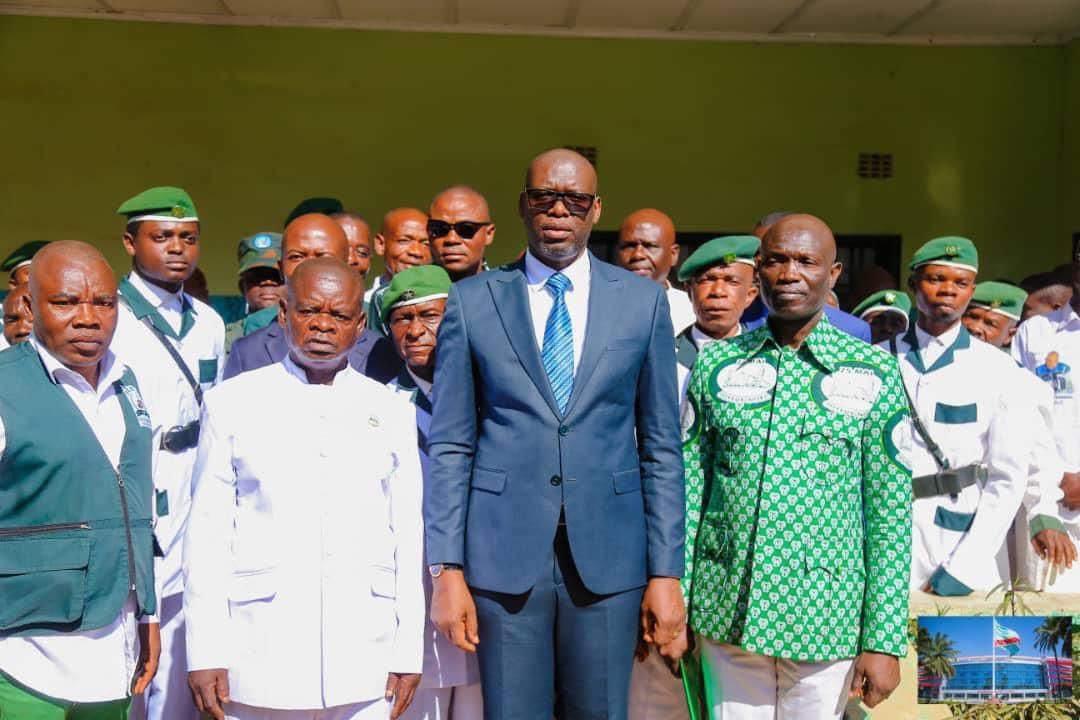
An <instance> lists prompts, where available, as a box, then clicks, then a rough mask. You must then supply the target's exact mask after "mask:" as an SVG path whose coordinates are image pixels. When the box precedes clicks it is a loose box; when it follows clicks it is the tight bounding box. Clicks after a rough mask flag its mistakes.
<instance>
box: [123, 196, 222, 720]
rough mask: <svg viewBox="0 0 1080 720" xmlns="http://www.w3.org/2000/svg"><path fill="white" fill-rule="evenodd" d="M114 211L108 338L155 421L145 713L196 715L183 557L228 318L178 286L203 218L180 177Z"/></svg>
mask: <svg viewBox="0 0 1080 720" xmlns="http://www.w3.org/2000/svg"><path fill="white" fill-rule="evenodd" d="M117 213H118V214H120V215H123V216H124V218H125V227H124V233H123V243H124V249H125V250H126V251H127V253H128V255H129V256H131V259H132V271H131V272H130V273H129V274H128V275H127V276H126V277H124V278H123V279H122V280H121V281H120V283H119V294H120V301H121V302H120V319H119V322H118V324H117V330H116V338H115V340H114V348H115V351H116V354H117V355H118V356H119V357H121V358H122V359H123V360H124V362H126V363H127V364H128V365H129V366H130V367H131V369H132V370H133V371H134V373H135V377H136V378H138V380H139V384H140V386H142V388H143V393H144V395H145V397H146V404H147V406H148V408H149V410H150V417H151V418H152V419H153V421H154V428H153V430H154V438H153V449H154V515H155V521H154V522H155V524H154V528H155V530H154V532H155V539H156V541H157V544H158V550H159V557H158V558H157V562H156V564H155V574H156V577H157V580H158V583H159V595H158V596H159V597H160V598H161V608H162V610H161V617H162V625H161V647H162V652H161V667H160V670H159V672H158V674H157V676H156V677H155V678H154V682H153V683H152V684H151V686H150V688H149V690H148V691H147V697H146V701H145V703H146V713H147V716H148V718H149V720H193V719H194V718H195V708H194V705H193V704H192V701H191V696H190V694H189V693H188V691H187V662H186V657H185V644H184V614H183V590H184V582H183V576H182V572H181V563H180V561H181V554H182V548H183V540H184V532H185V528H186V527H187V520H188V514H189V511H190V508H191V477H192V472H193V469H194V465H195V455H196V453H195V450H196V447H197V445H198V440H199V432H200V425H199V416H200V409H201V406H202V397H203V393H204V392H205V391H207V390H209V389H210V388H211V387H213V386H214V384H215V383H217V382H218V381H219V380H220V379H221V371H222V368H223V365H224V362H223V361H224V354H225V324H224V323H223V322H222V320H221V318H220V317H219V316H218V314H217V313H216V312H214V310H213V309H212V308H211V307H210V306H209V305H206V304H205V303H203V302H202V301H201V300H198V299H196V298H193V297H192V296H191V295H190V294H189V293H187V292H185V291H184V283H185V282H186V281H187V280H188V278H189V277H191V274H192V273H193V272H194V271H195V267H196V265H197V264H198V261H199V232H200V229H201V226H200V222H199V216H198V212H197V211H196V209H195V204H194V203H193V202H192V200H191V197H190V196H189V195H188V194H187V193H186V192H185V191H184V190H182V189H180V188H177V187H154V188H150V189H148V190H145V191H143V192H141V193H139V194H138V195H135V196H134V197H132V198H130V199H128V200H126V201H125V202H124V203H123V204H121V205H120V207H119V208H118V210H117ZM137 710H141V708H138V709H137Z"/></svg>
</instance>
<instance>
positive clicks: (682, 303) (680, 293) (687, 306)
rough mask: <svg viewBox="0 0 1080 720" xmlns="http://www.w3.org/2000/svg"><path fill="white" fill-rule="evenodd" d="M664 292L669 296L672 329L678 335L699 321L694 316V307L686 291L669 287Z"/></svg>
mask: <svg viewBox="0 0 1080 720" xmlns="http://www.w3.org/2000/svg"><path fill="white" fill-rule="evenodd" d="M664 292H665V293H666V294H667V301H668V307H669V308H670V310H671V327H672V328H674V330H675V334H676V335H678V334H679V333H681V332H682V331H683V330H685V329H686V328H688V327H690V326H691V325H693V324H694V322H695V321H696V320H697V317H696V316H695V315H694V305H693V303H691V302H690V296H689V295H687V294H686V291H684V290H680V289H678V288H675V287H672V286H671V285H668V286H667V288H666V289H665V291H664Z"/></svg>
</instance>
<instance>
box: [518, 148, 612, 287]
mask: <svg viewBox="0 0 1080 720" xmlns="http://www.w3.org/2000/svg"><path fill="white" fill-rule="evenodd" d="M596 182H597V181H596V168H594V167H593V166H592V163H590V162H589V161H588V160H587V159H586V158H585V157H584V156H583V155H580V154H578V153H576V152H574V151H573V150H567V149H565V148H556V149H554V150H548V151H547V152H543V153H540V154H539V155H537V156H536V157H535V158H533V161H532V162H531V163H529V169H528V170H527V171H526V172H525V189H524V190H523V191H522V193H521V196H520V197H519V198H518V214H519V215H521V219H522V220H524V221H525V235H526V237H527V239H528V243H529V252H530V253H531V254H532V255H533V257H535V258H536V259H537V260H539V261H540V262H542V263H544V264H545V265H547V266H548V267H551V268H554V269H555V270H562V269H563V268H565V267H567V266H568V265H570V264H571V263H572V262H574V261H575V260H577V259H578V258H579V257H581V255H582V254H583V253H584V252H585V251H586V248H587V247H588V243H589V234H590V233H592V229H593V226H594V225H596V223H597V222H598V221H599V220H600V211H601V206H602V203H601V201H600V196H599V195H597V194H596Z"/></svg>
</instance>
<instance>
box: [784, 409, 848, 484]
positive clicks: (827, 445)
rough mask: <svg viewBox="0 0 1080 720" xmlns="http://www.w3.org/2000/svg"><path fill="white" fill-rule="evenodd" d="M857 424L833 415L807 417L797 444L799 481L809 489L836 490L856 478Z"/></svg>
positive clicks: (842, 416)
mask: <svg viewBox="0 0 1080 720" xmlns="http://www.w3.org/2000/svg"><path fill="white" fill-rule="evenodd" d="M860 438H861V426H860V425H859V422H858V420H856V419H854V418H850V417H848V416H846V415H840V414H836V413H828V414H815V415H811V416H808V417H807V418H806V419H805V420H804V421H803V424H802V427H801V429H800V431H799V439H798V443H797V450H798V457H799V466H800V468H801V470H802V476H803V479H805V480H806V481H807V482H809V483H811V484H813V485H822V486H828V487H837V486H840V485H844V484H850V483H852V482H853V481H854V480H856V479H857V477H858V469H859V462H858V461H859V458H860V457H861V454H860V451H859V441H860Z"/></svg>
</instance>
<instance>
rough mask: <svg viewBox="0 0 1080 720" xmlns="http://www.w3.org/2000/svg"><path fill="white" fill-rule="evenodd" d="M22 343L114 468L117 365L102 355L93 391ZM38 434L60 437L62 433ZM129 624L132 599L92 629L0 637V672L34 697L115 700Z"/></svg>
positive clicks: (124, 680)
mask: <svg viewBox="0 0 1080 720" xmlns="http://www.w3.org/2000/svg"><path fill="white" fill-rule="evenodd" d="M27 342H29V343H30V344H31V345H33V347H34V349H35V350H36V351H37V353H38V355H40V356H41V360H42V363H43V364H44V365H45V369H46V371H47V372H48V374H49V377H50V378H51V379H52V381H53V382H54V383H56V384H57V385H59V386H60V387H62V388H63V389H64V392H65V393H67V396H68V397H69V398H71V401H72V402H73V403H74V404H75V407H77V408H78V409H79V412H80V413H81V414H82V416H83V417H84V418H85V419H86V423H87V425H89V426H90V429H91V430H92V431H93V433H94V437H96V438H97V441H98V443H100V444H101V449H102V450H104V451H105V455H106V456H107V457H108V458H109V462H110V463H112V465H113V467H114V468H115V467H117V466H118V465H119V463H120V450H121V447H122V446H123V444H124V433H125V431H126V425H125V424H124V414H123V409H122V408H121V407H120V400H119V397H118V396H117V394H116V391H115V389H114V385H113V383H115V382H116V381H117V380H119V379H120V377H121V376H122V375H123V372H124V366H123V364H122V363H120V362H117V360H116V356H115V355H113V353H112V352H111V351H107V352H106V353H105V357H104V358H102V360H101V365H100V371H99V372H100V374H99V377H98V384H97V388H96V389H95V388H93V387H91V386H90V383H88V382H87V381H86V379H85V378H83V377H82V376H81V375H79V374H78V373H76V372H75V371H73V370H70V369H68V368H67V367H65V366H64V365H63V363H61V362H60V361H59V360H58V359H57V358H56V357H54V356H53V355H52V354H51V353H50V352H49V351H48V350H46V349H45V348H44V346H43V345H41V343H40V342H38V341H37V339H36V338H35V337H34V336H33V335H31V336H30V339H28V340H27ZM44 431H46V432H50V431H56V432H61V431H62V428H45V429H44ZM6 447H7V443H6V433H5V431H4V425H3V422H2V421H0V457H3V454H4V450H5V449H6ZM118 572H119V570H118ZM0 602H2V600H0ZM135 625H136V622H135V600H134V598H132V597H130V596H129V597H128V599H127V602H125V603H124V607H123V608H122V609H121V611H120V614H119V615H118V616H117V618H116V619H115V620H114V621H112V622H111V623H109V624H108V625H106V626H105V627H101V628H97V629H96V630H88V631H86V632H77V633H67V634H64V635H40V636H33V637H5V638H0V671H3V672H4V673H5V674H7V675H10V676H11V677H13V678H15V680H17V681H18V682H20V683H22V684H23V685H25V686H26V687H28V688H30V689H32V690H34V691H35V692H39V693H42V694H45V695H49V696H51V697H55V698H60V699H62V700H68V701H71V702H104V701H107V700H119V699H121V698H124V697H127V695H128V693H129V691H130V686H131V680H132V678H133V677H134V675H135V665H136V661H137V659H138V658H137V656H136V646H137V644H138V643H137V637H138V635H137V633H136V627H135Z"/></svg>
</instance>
